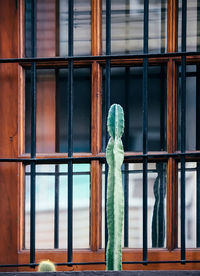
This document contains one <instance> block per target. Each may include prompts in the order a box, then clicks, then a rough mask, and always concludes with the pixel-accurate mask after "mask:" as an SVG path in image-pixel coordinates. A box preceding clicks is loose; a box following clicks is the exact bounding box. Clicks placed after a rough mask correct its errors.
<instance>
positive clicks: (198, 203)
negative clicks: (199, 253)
mask: <svg viewBox="0 0 200 276" xmlns="http://www.w3.org/2000/svg"><path fill="white" fill-rule="evenodd" d="M196 197H197V198H196V212H197V218H196V219H197V226H196V227H197V234H196V246H197V247H200V162H197V195H196Z"/></svg>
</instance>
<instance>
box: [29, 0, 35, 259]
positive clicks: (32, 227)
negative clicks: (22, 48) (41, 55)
mask: <svg viewBox="0 0 200 276" xmlns="http://www.w3.org/2000/svg"><path fill="white" fill-rule="evenodd" d="M36 17H37V7H36V0H33V1H32V2H31V56H32V57H35V56H36V43H37V41H36V32H37V29H36V28H37V25H36V24H37V23H36ZM30 92H31V158H35V157H36V63H35V62H34V61H33V62H32V63H31V91H30ZM30 193H31V194H30V204H31V206H30V216H31V217H30V263H31V264H34V263H35V163H34V162H31V189H30Z"/></svg>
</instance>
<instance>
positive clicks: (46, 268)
mask: <svg viewBox="0 0 200 276" xmlns="http://www.w3.org/2000/svg"><path fill="white" fill-rule="evenodd" d="M50 271H56V268H55V265H54V263H52V262H51V261H49V260H46V261H41V262H40V264H39V266H38V272H50Z"/></svg>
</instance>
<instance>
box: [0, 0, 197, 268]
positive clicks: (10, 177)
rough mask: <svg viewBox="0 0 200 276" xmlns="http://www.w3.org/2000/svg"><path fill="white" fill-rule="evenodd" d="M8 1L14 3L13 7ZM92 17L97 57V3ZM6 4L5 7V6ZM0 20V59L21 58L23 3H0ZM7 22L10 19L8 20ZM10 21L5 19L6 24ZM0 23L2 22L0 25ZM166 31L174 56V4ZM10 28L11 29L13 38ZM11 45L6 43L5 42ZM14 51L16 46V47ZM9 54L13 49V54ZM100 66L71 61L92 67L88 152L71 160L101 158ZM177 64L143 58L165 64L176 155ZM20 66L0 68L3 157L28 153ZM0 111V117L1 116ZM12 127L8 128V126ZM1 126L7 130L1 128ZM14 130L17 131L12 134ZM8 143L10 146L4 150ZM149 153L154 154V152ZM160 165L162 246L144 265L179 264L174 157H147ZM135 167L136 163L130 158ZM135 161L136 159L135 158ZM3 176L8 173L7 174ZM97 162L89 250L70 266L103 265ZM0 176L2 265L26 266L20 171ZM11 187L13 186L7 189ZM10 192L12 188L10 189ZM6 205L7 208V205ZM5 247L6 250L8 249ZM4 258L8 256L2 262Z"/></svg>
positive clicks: (39, 255)
mask: <svg viewBox="0 0 200 276" xmlns="http://www.w3.org/2000/svg"><path fill="white" fill-rule="evenodd" d="M13 2H16V3H15V4H16V5H15V7H13ZM91 4H92V14H91V22H92V25H91V39H92V40H91V45H92V55H93V56H99V55H101V49H102V45H101V43H102V42H101V36H102V30H101V26H102V19H101V0H93V1H91ZM5 5H6V6H5ZM0 7H1V9H0V15H1V13H2V11H5V10H6V14H7V18H8V19H7V20H5V21H3V20H4V17H3V16H2V19H1V16H0V23H1V24H0V26H1V27H0V28H4V26H6V28H7V30H8V33H10V36H8V37H7V34H6V33H5V32H3V34H2V37H3V40H4V43H5V44H6V45H7V47H2V48H0V49H1V52H0V54H1V57H2V58H6V57H10V58H13V57H23V53H24V49H23V47H24V33H23V30H24V0H16V1H12V0H7V1H6V2H5V1H4V3H2V2H0ZM11 18H12V19H11ZM10 19H11V20H10ZM1 20H2V21H1ZM167 24H168V32H167V50H168V52H169V53H170V52H172V53H173V52H176V51H177V33H178V0H168V23H167ZM13 26H15V28H14V29H15V30H16V32H15V34H14V35H13V36H12V35H11V34H12V33H13ZM9 40H10V41H11V43H10V42H9ZM0 43H1V42H0ZM18 46H19V47H18ZM13 49H15V50H13ZM104 62H105V61H104V60H103V59H102V60H100V61H99V60H98V59H97V60H93V61H81V62H75V63H74V65H75V66H80V65H88V64H90V65H91V68H92V76H91V82H92V91H91V97H92V105H91V118H92V121H91V137H92V139H91V153H75V154H74V155H73V156H74V157H88V156H92V157H103V156H104V153H103V152H102V150H101V144H102V143H101V142H102V141H101V139H102V138H101V131H102V108H101V105H102V87H101V85H102V68H101V67H102V64H103V63H104ZM142 62H143V59H142V58H137V59H135V58H134V59H128V60H127V59H123V60H120V61H116V60H114V59H113V60H111V66H112V65H119V64H122V63H123V64H124V65H125V64H126V65H129V64H140V63H141V64H142ZM179 62H180V57H172V56H171V57H160V58H149V64H160V63H167V152H168V153H177V116H178V115H177V109H178V107H177V68H176V66H177V64H178V63H179ZM187 62H188V63H190V62H192V63H199V62H200V56H188V57H187ZM66 65H67V62H54V63H52V64H49V66H58V67H62V66H66ZM23 66H24V64H23V63H20V64H18V65H17V64H9V65H6V66H5V67H4V65H2V69H1V67H0V74H1V75H2V78H3V77H6V76H7V74H8V75H11V76H12V75H14V76H15V78H14V80H12V84H11V85H10V86H8V85H7V84H5V82H3V84H2V91H3V90H7V94H6V95H5V94H2V93H1V94H0V97H1V98H0V100H1V101H2V102H3V104H4V105H7V106H8V107H9V108H8V110H4V109H3V111H1V115H2V114H4V116H3V118H4V121H2V124H1V125H2V128H3V129H5V131H4V133H3V135H2V137H1V138H0V149H1V154H2V157H3V158H26V157H29V155H28V154H24V139H25V138H24V87H25V83H24V71H23ZM39 66H41V68H42V67H45V66H47V64H45V63H43V64H42V63H40V65H39ZM13 90H15V91H16V90H17V93H16V94H15V95H14V100H15V101H16V104H14V107H13V106H12V104H11V101H9V96H12V91H13ZM11 108H13V114H12V115H13V116H14V119H12V118H11V115H10V114H9V110H10V109H11ZM2 112H3V113H2ZM13 122H14V123H13ZM7 124H9V125H8V126H9V128H8V129H7ZM16 125H17V131H16ZM8 138H9V141H10V144H9V145H8V142H7V141H8ZM154 153H155V152H154ZM137 154H140V153H135V152H127V153H125V156H128V155H137ZM36 157H37V158H44V157H45V158H51V157H67V155H66V154H62V153H55V154H37V156H36ZM157 160H162V161H166V162H167V164H168V166H167V246H166V248H164V249H148V260H150V261H158V260H162V261H169V260H171V261H179V260H180V249H178V248H177V243H178V225H177V222H178V213H177V210H178V178H177V174H178V167H177V162H178V160H179V159H178V158H177V157H168V158H160V157H159V156H157V157H155V158H152V159H151V161H157ZM197 160H198V161H199V160H200V158H199V157H186V161H197ZM131 161H132V162H135V161H136V159H134V158H133V159H132V160H131ZM137 161H138V158H137ZM7 171H9V172H10V173H9V174H8V173H7ZM101 174H102V171H101V162H100V161H98V160H92V161H91V225H90V233H91V236H90V245H91V248H90V249H87V250H74V251H73V261H74V262H99V261H100V262H104V260H105V253H104V250H103V249H101V182H102V179H101ZM1 175H2V177H3V178H4V182H5V183H6V184H7V186H6V187H5V185H3V183H2V182H0V188H1V191H2V193H3V194H4V195H5V199H3V200H2V201H1V203H0V217H1V218H2V219H1V220H2V221H4V222H5V225H3V226H2V228H1V230H0V234H1V235H0V237H1V239H2V240H1V242H0V244H1V246H0V256H2V264H9V263H15V264H19V265H20V264H25V263H26V264H27V263H29V250H22V247H23V246H22V244H23V235H24V221H23V219H24V168H23V165H22V164H21V163H20V164H17V163H15V164H11V163H6V164H3V167H2V170H1ZM13 183H15V184H16V185H14V186H13ZM13 187H14V188H13ZM7 200H8V201H9V202H11V203H10V205H8V204H7ZM8 245H9V246H8ZM8 256H9V257H8ZM186 258H187V260H200V249H199V248H196V249H187V252H186ZM41 259H51V260H53V261H54V262H58V263H62V262H66V259H67V252H66V250H60V249H56V250H55V249H53V250H36V262H39V261H40V260H41ZM123 260H124V261H136V262H137V261H138V262H139V261H141V260H142V249H131V248H128V249H123ZM58 269H60V270H63V269H65V270H104V269H105V265H103V264H102V265H92V264H91V265H89V264H88V265H73V266H72V267H70V266H65V267H59V268H58ZM123 269H124V270H135V269H136V270H169V269H170V270H172V269H173V270H181V269H185V270H190V269H192V270H197V269H200V263H186V264H184V265H183V264H180V263H160V264H153V263H152V264H148V265H146V266H144V265H142V264H124V265H123ZM9 270H11V268H0V271H9ZM13 270H15V271H16V270H18V271H24V270H31V271H32V270H33V268H29V267H25V268H24V267H18V268H13Z"/></svg>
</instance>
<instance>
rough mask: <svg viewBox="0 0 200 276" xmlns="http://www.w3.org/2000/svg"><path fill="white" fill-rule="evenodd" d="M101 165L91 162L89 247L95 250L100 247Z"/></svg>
mask: <svg viewBox="0 0 200 276" xmlns="http://www.w3.org/2000/svg"><path fill="white" fill-rule="evenodd" d="M101 174H102V172H101V167H100V163H99V162H98V161H92V162H91V207H90V208H91V215H90V230H91V231H90V247H91V250H93V251H97V250H98V249H99V248H100V247H101V219H102V215H101V212H102V209H101V205H102V204H101V200H102V196H101V195H102V189H101V178H102V177H101Z"/></svg>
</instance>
